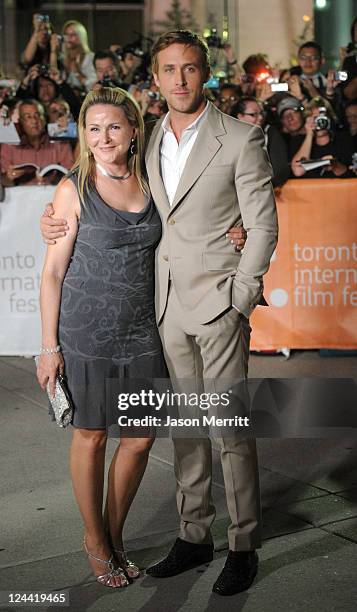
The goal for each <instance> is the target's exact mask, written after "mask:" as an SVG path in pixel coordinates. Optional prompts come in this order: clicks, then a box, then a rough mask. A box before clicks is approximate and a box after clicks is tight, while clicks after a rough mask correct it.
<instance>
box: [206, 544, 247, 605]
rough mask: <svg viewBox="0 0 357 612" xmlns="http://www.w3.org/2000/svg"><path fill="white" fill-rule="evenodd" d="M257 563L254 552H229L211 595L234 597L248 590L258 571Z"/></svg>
mask: <svg viewBox="0 0 357 612" xmlns="http://www.w3.org/2000/svg"><path fill="white" fill-rule="evenodd" d="M258 561H259V559H258V555H257V553H256V552H255V550H253V551H248V552H243V551H242V552H241V551H232V550H230V551H229V553H228V557H227V559H226V563H225V565H224V568H223V570H222V571H221V573H220V575H219V576H218V578H217V580H216V582H215V583H214V585H213V588H212V591H213V593H217V594H218V595H235V593H241V592H242V591H246V590H247V589H249V587H250V585H251V584H252V582H253V580H254V578H255V576H256V574H257V571H258Z"/></svg>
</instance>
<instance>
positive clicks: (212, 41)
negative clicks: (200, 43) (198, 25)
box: [206, 28, 223, 49]
mask: <svg viewBox="0 0 357 612" xmlns="http://www.w3.org/2000/svg"><path fill="white" fill-rule="evenodd" d="M206 43H207V45H208V47H213V48H215V49H223V45H222V39H221V38H220V37H219V36H218V34H217V28H211V33H210V35H209V36H207V38H206Z"/></svg>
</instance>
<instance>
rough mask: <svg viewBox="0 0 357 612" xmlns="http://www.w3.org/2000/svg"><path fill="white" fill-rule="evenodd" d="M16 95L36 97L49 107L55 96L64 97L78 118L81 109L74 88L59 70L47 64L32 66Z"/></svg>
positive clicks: (23, 97)
mask: <svg viewBox="0 0 357 612" xmlns="http://www.w3.org/2000/svg"><path fill="white" fill-rule="evenodd" d="M16 97H17V98H20V99H22V100H26V99H27V98H36V100H39V102H41V103H42V104H43V105H44V107H45V108H46V109H47V108H48V106H49V105H50V104H51V102H52V101H53V100H54V99H55V98H59V97H61V98H63V99H64V100H66V102H68V104H69V106H70V109H71V113H72V115H73V117H74V118H75V119H77V117H78V115H79V110H80V101H79V100H78V98H77V96H76V95H75V93H74V91H73V89H72V88H71V87H70V86H69V85H68V83H66V82H65V81H64V80H63V79H62V77H61V74H60V72H59V71H58V70H55V69H54V68H50V69H48V67H46V66H40V65H38V64H37V65H35V66H32V67H31V68H30V70H29V72H28V74H27V75H26V76H25V77H24V79H23V80H22V82H21V84H20V86H19V88H18V90H17V92H16Z"/></svg>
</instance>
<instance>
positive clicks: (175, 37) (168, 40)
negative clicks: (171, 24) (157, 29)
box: [151, 30, 210, 72]
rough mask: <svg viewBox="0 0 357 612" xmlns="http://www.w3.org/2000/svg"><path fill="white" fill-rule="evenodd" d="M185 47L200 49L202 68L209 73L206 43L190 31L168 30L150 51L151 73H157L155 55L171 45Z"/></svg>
mask: <svg viewBox="0 0 357 612" xmlns="http://www.w3.org/2000/svg"><path fill="white" fill-rule="evenodd" d="M175 44H178V45H186V46H188V47H196V48H197V49H200V51H201V54H202V59H203V67H204V69H205V70H206V71H207V72H209V71H210V56H209V49H208V46H207V44H206V42H205V41H204V40H203V38H201V37H200V36H198V34H195V33H194V32H192V31H191V30H170V32H165V34H162V35H161V36H160V37H159V38H158V39H157V41H156V43H155V44H154V46H153V48H152V50H151V66H152V71H153V72H157V69H158V64H157V55H158V53H160V51H163V49H167V47H170V46H171V45H175Z"/></svg>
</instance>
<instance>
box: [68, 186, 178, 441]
mask: <svg viewBox="0 0 357 612" xmlns="http://www.w3.org/2000/svg"><path fill="white" fill-rule="evenodd" d="M71 180H72V181H73V182H74V183H75V185H77V176H76V175H75V174H73V175H72V176H71ZM160 237H161V222H160V217H159V214H158V212H157V210H156V208H155V205H154V202H153V200H152V199H149V198H147V203H146V206H145V208H144V210H142V211H141V212H138V213H133V212H126V211H118V210H115V209H114V208H112V207H111V206H109V205H108V204H106V203H105V202H104V200H103V199H102V198H101V197H100V195H99V193H98V191H97V190H96V189H95V187H92V186H89V185H87V187H86V189H85V192H84V204H83V203H81V217H80V222H79V229H78V234H77V238H76V242H75V245H74V251H73V255H72V258H71V261H70V264H69V267H68V270H67V273H66V276H65V279H64V282H63V288H62V296H61V306H60V317H59V329H58V336H59V342H60V344H61V347H62V352H63V358H64V361H65V373H66V377H67V382H68V387H69V391H70V393H71V396H72V399H73V403H74V407H75V410H74V418H73V425H74V426H75V427H81V428H88V429H105V428H107V427H108V426H111V425H112V423H108V410H107V406H106V381H107V379H124V378H140V377H146V378H149V377H157V378H164V377H166V376H167V370H166V365H165V361H164V357H163V353H162V347H161V343H160V338H159V334H158V330H157V327H156V320H155V310H154V252H155V247H156V245H157V244H158V242H159V240H160Z"/></svg>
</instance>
